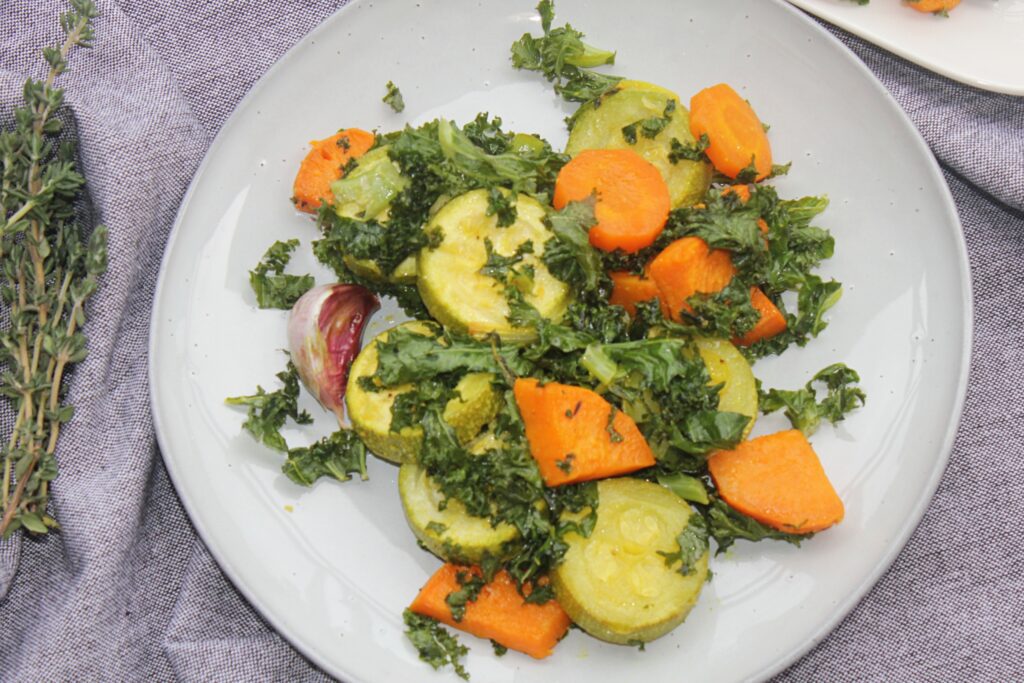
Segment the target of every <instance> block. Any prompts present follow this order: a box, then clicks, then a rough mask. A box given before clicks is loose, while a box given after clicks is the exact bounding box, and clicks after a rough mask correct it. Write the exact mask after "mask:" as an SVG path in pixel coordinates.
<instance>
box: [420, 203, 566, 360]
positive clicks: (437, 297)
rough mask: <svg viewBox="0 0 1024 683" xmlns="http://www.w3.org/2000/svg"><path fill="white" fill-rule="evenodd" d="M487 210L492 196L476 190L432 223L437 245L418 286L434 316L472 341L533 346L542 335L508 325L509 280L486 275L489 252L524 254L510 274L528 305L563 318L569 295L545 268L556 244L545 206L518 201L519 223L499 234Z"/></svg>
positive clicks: (424, 261)
mask: <svg viewBox="0 0 1024 683" xmlns="http://www.w3.org/2000/svg"><path fill="white" fill-rule="evenodd" d="M488 207H489V202H488V193H487V191H486V190H473V191H472V192H467V193H466V194H463V195H460V196H458V197H456V198H454V199H452V200H451V201H450V202H448V203H447V204H445V205H444V207H443V208H442V209H441V210H440V211H438V212H437V214H435V215H434V217H433V218H432V219H431V220H430V222H429V223H428V224H427V227H426V230H427V233H428V234H432V235H436V236H437V239H438V240H439V241H438V242H437V243H436V244H435V245H434V246H428V247H425V248H424V249H422V250H421V251H420V254H419V258H418V260H417V268H416V269H417V280H416V284H417V287H418V288H419V292H420V296H421V297H423V303H424V304H426V306H427V309H428V310H429V311H430V314H431V315H432V316H433V317H434V318H436V319H437V320H439V321H440V322H441V323H442V324H443V325H444V326H445V327H447V328H449V329H452V330H456V331H459V332H466V333H469V334H472V335H474V336H484V335H487V334H490V333H497V334H498V335H499V336H500V337H501V338H502V339H503V340H505V341H511V342H527V341H529V340H531V339H533V338H534V337H535V336H536V332H535V331H534V330H531V329H527V328H522V327H514V326H513V325H512V324H511V323H509V321H508V314H509V307H508V303H507V300H506V298H505V287H506V284H507V283H508V280H504V281H503V280H501V279H500V278H497V277H492V276H490V275H486V274H484V273H482V272H481V269H483V268H484V266H485V265H486V264H487V260H488V251H487V250H488V245H490V248H491V250H492V253H493V254H497V255H499V256H505V257H509V256H514V255H515V254H516V253H517V252H519V253H520V254H521V259H520V260H519V261H517V262H516V263H515V264H514V265H513V266H512V269H514V270H515V271H516V273H518V275H513V277H514V280H513V282H515V286H516V287H517V288H519V290H520V291H521V292H522V294H523V298H524V299H525V300H526V302H527V303H529V304H531V305H532V306H533V307H534V308H536V309H537V310H538V311H539V312H540V314H541V315H542V316H544V317H545V318H549V319H552V320H558V319H559V318H561V316H562V314H563V313H565V309H566V307H567V306H568V304H569V297H570V290H569V287H568V286H567V285H566V284H565V283H564V282H562V281H561V280H559V279H557V278H555V276H553V275H552V274H551V273H550V272H549V271H548V269H547V267H546V266H545V265H544V262H543V261H542V260H541V256H542V255H543V253H544V244H545V243H546V242H547V241H548V240H549V239H551V238H552V237H553V236H554V235H553V233H552V232H551V231H550V230H549V229H548V227H547V226H546V225H544V216H545V213H546V212H545V209H544V206H543V205H541V204H540V202H538V201H537V200H535V199H533V198H531V197H528V196H526V195H523V194H521V195H519V196H518V198H517V200H516V221H515V223H513V224H512V225H509V226H506V227H498V219H497V216H494V215H488ZM527 243H529V246H528V247H525V246H524V245H526V244H527Z"/></svg>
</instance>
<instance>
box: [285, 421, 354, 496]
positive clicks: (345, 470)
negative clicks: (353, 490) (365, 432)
mask: <svg viewBox="0 0 1024 683" xmlns="http://www.w3.org/2000/svg"><path fill="white" fill-rule="evenodd" d="M281 470H282V471H283V472H284V473H285V474H287V475H288V478H289V479H291V480H292V481H294V482H295V483H296V484H300V485H302V486H312V485H313V482H315V481H316V480H317V479H319V478H320V477H333V478H334V479H337V480H338V481H348V480H349V479H351V478H352V475H353V474H358V475H359V478H360V479H362V480H363V481H366V479H367V478H368V477H367V475H366V446H365V445H364V444H363V442H362V440H361V439H360V438H359V437H358V436H356V433H355V432H353V431H351V430H349V429H339V430H338V431H336V432H334V433H333V434H331V435H330V436H326V437H324V438H323V439H320V440H319V441H317V442H316V443H314V444H313V445H311V446H309V447H305V448H291V449H289V450H288V459H287V460H286V461H285V463H284V465H283V466H282V467H281Z"/></svg>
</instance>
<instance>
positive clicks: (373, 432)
mask: <svg viewBox="0 0 1024 683" xmlns="http://www.w3.org/2000/svg"><path fill="white" fill-rule="evenodd" d="M402 327H405V328H407V329H411V330H412V331H414V332H418V333H422V334H430V333H431V332H432V328H433V329H435V330H436V326H434V325H433V324H432V323H428V322H421V321H416V322H409V323H404V324H403V325H402ZM389 332H390V330H388V331H385V332H382V333H381V334H379V335H377V337H375V338H374V340H373V341H372V342H370V343H369V344H367V345H366V346H365V347H364V348H363V350H362V351H360V352H359V355H358V356H356V359H355V360H354V361H353V362H352V366H351V368H350V369H349V377H348V386H347V388H346V389H345V404H346V406H347V407H348V416H349V419H350V420H351V421H352V428H353V429H355V431H356V434H358V435H359V438H361V439H362V440H363V442H364V443H365V444H366V447H367V448H369V449H370V451H371V452H373V453H374V454H375V455H377V456H378V457H381V458H383V459H385V460H390V461H391V462H395V463H402V462H412V461H414V460H415V459H416V456H417V454H418V453H419V450H420V444H421V443H422V442H423V430H422V429H421V428H420V427H405V428H403V429H402V430H401V431H399V432H392V431H391V406H392V404H393V403H394V402H395V397H396V396H398V395H399V394H401V393H403V392H406V391H410V390H412V386H411V385H408V384H403V385H399V386H396V387H388V388H381V389H380V390H379V391H369V390H367V389H365V388H363V387H362V386H360V379H361V378H363V377H372V376H373V375H374V374H375V373H376V372H377V343H378V342H382V341H385V340H386V339H387V338H388V333H389ZM493 379H494V377H493V376H492V375H490V374H487V373H483V372H475V373H471V374H468V375H466V376H465V377H463V378H462V379H461V380H460V381H459V383H458V384H457V385H456V387H455V388H456V390H457V391H458V392H459V396H458V397H456V398H453V399H452V400H450V401H449V402H448V405H446V406H445V409H444V419H445V421H446V422H447V423H448V424H450V425H451V426H452V428H453V429H455V433H456V434H457V435H458V437H459V439H460V440H461V441H463V442H467V441H469V440H470V439H472V438H473V437H475V436H476V435H477V434H478V433H479V432H480V430H481V429H482V428H483V426H484V425H485V424H487V423H488V422H490V421H491V420H493V419H494V416H495V415H497V413H498V407H499V401H500V400H501V399H500V397H499V395H498V392H497V391H495V389H494V387H493V386H492V385H491V382H492V380H493Z"/></svg>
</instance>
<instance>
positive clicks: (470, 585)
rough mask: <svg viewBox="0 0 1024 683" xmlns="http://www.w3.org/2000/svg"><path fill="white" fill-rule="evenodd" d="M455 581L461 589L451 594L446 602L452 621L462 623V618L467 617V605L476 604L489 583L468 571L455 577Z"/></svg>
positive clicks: (446, 598)
mask: <svg viewBox="0 0 1024 683" xmlns="http://www.w3.org/2000/svg"><path fill="white" fill-rule="evenodd" d="M455 580H456V581H457V582H458V584H459V589H458V590H456V591H452V592H451V593H449V594H448V595H447V597H445V599H444V601H445V602H446V603H448V609H450V610H451V613H452V619H454V620H455V621H462V618H463V617H464V616H466V605H468V604H469V603H471V602H474V601H475V600H476V599H477V598H478V597H479V596H480V591H481V590H483V587H484V586H486V585H487V582H486V581H485V580H484V578H483V577H482V576H478V575H476V574H473V573H472V572H468V571H460V572H458V573H457V574H456V575H455Z"/></svg>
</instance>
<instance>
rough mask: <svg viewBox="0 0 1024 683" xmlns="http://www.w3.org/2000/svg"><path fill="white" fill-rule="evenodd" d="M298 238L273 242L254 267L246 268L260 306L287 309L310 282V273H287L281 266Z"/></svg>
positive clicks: (285, 262)
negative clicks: (248, 269)
mask: <svg viewBox="0 0 1024 683" xmlns="http://www.w3.org/2000/svg"><path fill="white" fill-rule="evenodd" d="M298 246H299V241H298V240H296V239H291V240H288V241H286V242H280V241H278V242H274V243H273V244H272V245H270V248H269V249H267V251H266V253H264V254H263V258H262V259H260V262H259V263H258V264H257V265H256V267H255V268H254V269H252V270H250V271H249V284H250V285H251V286H252V291H253V292H254V293H255V294H256V305H257V306H259V307H260V308H282V309H285V310H288V309H290V308H291V307H292V306H294V305H295V302H296V301H298V299H299V297H300V296H302V295H303V294H305V293H306V292H307V291H309V290H310V289H311V288H312V287H313V284H314V280H313V276H312V275H288V274H287V273H285V272H284V269H285V267H286V266H287V265H288V262H289V261H290V260H291V258H292V252H293V251H295V248H296V247H298Z"/></svg>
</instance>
